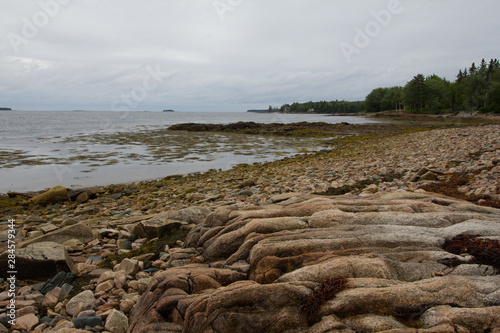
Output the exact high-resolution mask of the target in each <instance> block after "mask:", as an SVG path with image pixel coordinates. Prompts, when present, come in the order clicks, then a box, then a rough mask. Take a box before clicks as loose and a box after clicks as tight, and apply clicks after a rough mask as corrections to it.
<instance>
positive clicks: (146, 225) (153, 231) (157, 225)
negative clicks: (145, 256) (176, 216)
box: [133, 217, 182, 239]
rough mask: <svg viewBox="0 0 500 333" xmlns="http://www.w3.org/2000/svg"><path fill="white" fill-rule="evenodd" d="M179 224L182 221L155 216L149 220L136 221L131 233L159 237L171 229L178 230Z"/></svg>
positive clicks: (145, 236)
mask: <svg viewBox="0 0 500 333" xmlns="http://www.w3.org/2000/svg"><path fill="white" fill-rule="evenodd" d="M181 226H182V222H180V221H176V220H170V219H163V218H162V217H156V218H153V219H151V220H149V221H144V222H141V223H138V224H137V225H136V226H135V227H134V230H133V233H134V234H136V235H138V236H139V237H141V238H147V239H153V238H161V237H163V236H165V235H167V234H168V233H169V232H171V231H173V230H178V229H179V228H180V227H181Z"/></svg>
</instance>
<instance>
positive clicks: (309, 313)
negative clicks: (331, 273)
mask: <svg viewBox="0 0 500 333" xmlns="http://www.w3.org/2000/svg"><path fill="white" fill-rule="evenodd" d="M346 285H347V279H346V278H345V277H343V276H336V277H334V278H330V279H324V280H323V281H321V284H320V286H319V287H318V288H316V289H314V291H313V292H312V294H311V295H310V296H309V297H308V298H307V300H306V301H305V302H304V304H303V305H302V307H301V310H302V311H303V312H304V313H305V315H306V317H307V324H308V325H309V326H310V325H312V324H314V323H316V322H317V321H318V320H319V318H320V316H319V310H320V307H321V305H322V304H324V303H326V302H327V301H328V300H330V299H332V298H333V297H335V294H337V293H338V292H340V291H342V290H344V289H345V288H346Z"/></svg>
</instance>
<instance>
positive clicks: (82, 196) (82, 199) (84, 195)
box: [75, 192, 90, 203]
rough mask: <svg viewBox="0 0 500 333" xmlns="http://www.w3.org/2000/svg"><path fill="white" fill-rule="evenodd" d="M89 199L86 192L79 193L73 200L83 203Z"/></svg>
mask: <svg viewBox="0 0 500 333" xmlns="http://www.w3.org/2000/svg"><path fill="white" fill-rule="evenodd" d="M89 200H90V195H89V194H88V193H87V192H82V193H80V194H79V195H78V196H77V197H76V199H75V201H76V202H78V203H85V202H87V201H89Z"/></svg>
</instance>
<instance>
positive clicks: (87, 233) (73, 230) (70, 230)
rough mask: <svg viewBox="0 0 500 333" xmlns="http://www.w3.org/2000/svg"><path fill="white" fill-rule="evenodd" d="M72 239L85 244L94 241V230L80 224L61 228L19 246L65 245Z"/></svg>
mask: <svg viewBox="0 0 500 333" xmlns="http://www.w3.org/2000/svg"><path fill="white" fill-rule="evenodd" d="M71 239H77V240H79V241H80V242H82V243H84V244H85V243H89V242H90V241H92V240H93V239H94V235H93V234H92V229H91V228H90V227H88V226H86V225H85V224H82V223H78V224H74V225H70V226H67V227H64V228H59V229H58V230H56V231H53V232H50V233H48V234H46V235H43V236H41V237H37V238H34V239H29V240H27V241H25V242H21V243H19V244H18V248H20V247H25V246H27V245H29V244H33V243H40V242H56V243H59V244H63V243H64V242H66V241H68V240H71Z"/></svg>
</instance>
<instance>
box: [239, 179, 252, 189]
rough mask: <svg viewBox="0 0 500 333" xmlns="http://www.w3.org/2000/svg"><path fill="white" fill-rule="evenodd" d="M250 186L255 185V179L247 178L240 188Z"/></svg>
mask: <svg viewBox="0 0 500 333" xmlns="http://www.w3.org/2000/svg"><path fill="white" fill-rule="evenodd" d="M250 186H255V180H253V179H247V180H244V181H243V182H242V183H241V184H240V186H239V188H245V187H250Z"/></svg>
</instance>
